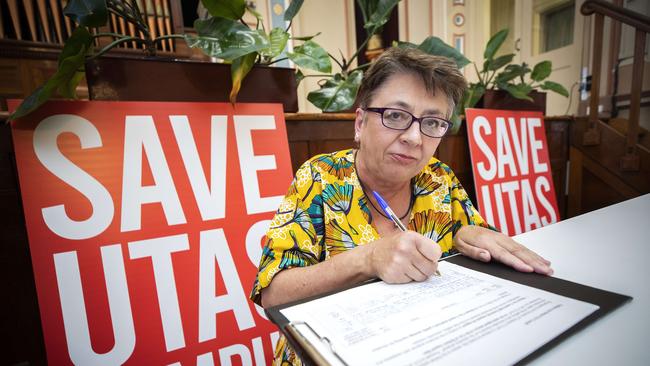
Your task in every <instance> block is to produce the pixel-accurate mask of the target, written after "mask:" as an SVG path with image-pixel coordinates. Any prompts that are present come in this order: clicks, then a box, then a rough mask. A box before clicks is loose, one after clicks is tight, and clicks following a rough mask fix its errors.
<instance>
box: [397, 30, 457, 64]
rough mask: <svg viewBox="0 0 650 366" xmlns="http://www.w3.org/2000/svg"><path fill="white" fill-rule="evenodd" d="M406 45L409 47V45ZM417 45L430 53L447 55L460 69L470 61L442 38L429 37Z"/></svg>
mask: <svg viewBox="0 0 650 366" xmlns="http://www.w3.org/2000/svg"><path fill="white" fill-rule="evenodd" d="M405 46H406V47H409V46H408V45H405ZM417 47H418V49H420V50H421V51H424V52H426V53H428V54H430V55H437V56H445V57H448V58H450V59H452V60H454V61H455V62H456V65H458V68H459V69H461V68H463V67H465V65H467V64H468V63H469V60H468V59H467V58H466V57H465V56H464V55H463V54H462V53H460V52H459V51H458V50H457V49H455V48H454V47H451V46H450V45H448V44H446V43H445V42H444V41H443V40H442V39H440V38H438V37H427V38H426V39H425V40H424V41H422V43H420V45H418V46H417Z"/></svg>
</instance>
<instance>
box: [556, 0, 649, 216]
mask: <svg viewBox="0 0 650 366" xmlns="http://www.w3.org/2000/svg"><path fill="white" fill-rule="evenodd" d="M581 12H582V14H584V15H586V16H591V15H593V16H594V17H595V22H594V23H595V27H594V37H593V42H594V43H593V48H592V50H593V64H592V70H591V73H592V88H591V96H590V103H589V115H588V116H586V117H576V118H575V123H574V125H573V128H572V133H571V147H570V153H569V155H570V173H569V192H568V193H569V194H568V197H569V200H568V207H567V209H568V216H569V217H571V216H575V215H579V214H581V213H585V212H589V211H592V210H595V209H598V208H601V207H605V206H608V205H610V204H614V203H617V202H620V201H623V200H626V199H629V198H633V197H636V196H639V195H642V194H646V193H650V147H649V144H648V141H650V136H647V135H648V133H647V131H645V130H642V129H641V128H640V126H639V117H640V110H641V95H642V90H641V89H642V84H643V67H644V53H645V40H646V36H647V34H648V33H649V32H650V18H649V17H646V16H644V15H642V14H638V13H636V12H633V11H630V10H627V9H625V8H623V7H621V6H617V5H615V4H612V3H608V2H605V1H600V0H589V1H586V2H585V3H584V4H583V5H582V8H581ZM605 17H609V18H611V20H612V23H614V22H620V23H623V24H627V25H629V26H632V27H633V28H634V29H635V43H634V44H635V46H634V58H633V59H634V61H633V66H632V80H631V86H632V87H631V93H630V96H629V100H630V105H629V108H630V113H629V119H628V120H627V122H626V121H621V120H620V119H612V120H610V121H608V120H603V119H599V116H598V104H599V101H600V96H599V87H600V76H601V58H602V45H603V28H604V19H605ZM649 212H650V208H649Z"/></svg>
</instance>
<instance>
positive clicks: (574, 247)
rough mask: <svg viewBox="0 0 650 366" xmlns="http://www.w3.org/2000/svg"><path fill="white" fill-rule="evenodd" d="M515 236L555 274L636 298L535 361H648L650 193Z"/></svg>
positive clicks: (563, 362) (649, 358) (649, 333)
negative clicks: (543, 259)
mask: <svg viewBox="0 0 650 366" xmlns="http://www.w3.org/2000/svg"><path fill="white" fill-rule="evenodd" d="M515 240H517V241H519V242H520V243H522V244H524V245H526V246H527V247H529V248H531V249H533V250H534V251H536V252H538V253H540V254H541V255H542V256H544V257H545V258H546V259H548V260H550V261H551V262H552V267H553V269H554V270H555V274H554V276H555V277H558V278H562V279H566V280H569V281H573V282H578V283H581V284H584V285H589V286H593V287H597V288H601V289H603V290H608V291H612V292H617V293H620V294H624V295H629V296H632V297H633V298H634V299H633V300H632V301H631V302H628V303H626V304H624V305H623V306H621V307H620V308H618V309H617V310H614V311H613V312H612V313H610V314H608V315H606V316H605V317H603V318H600V319H598V320H596V322H594V323H592V324H590V325H589V326H587V327H586V328H585V329H583V330H581V331H579V332H578V333H576V334H574V335H572V336H570V337H569V338H568V339H566V340H565V341H563V342H561V343H560V344H559V345H557V346H555V347H554V348H553V349H551V350H550V351H548V352H546V353H544V354H543V355H541V356H540V357H539V358H537V359H536V360H534V362H533V364H539V365H650V194H646V195H644V196H641V197H638V198H634V199H631V200H628V201H625V202H622V203H619V204H616V205H612V206H609V207H606V208H603V209H600V210H597V211H593V212H590V213H587V214H584V215H581V216H578V217H574V218H571V219H569V220H565V221H562V222H560V223H557V224H553V225H550V226H547V227H544V228H541V229H537V230H534V231H531V232H528V233H524V234H521V235H518V236H516V237H515Z"/></svg>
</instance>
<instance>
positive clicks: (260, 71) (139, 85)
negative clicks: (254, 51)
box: [86, 56, 298, 112]
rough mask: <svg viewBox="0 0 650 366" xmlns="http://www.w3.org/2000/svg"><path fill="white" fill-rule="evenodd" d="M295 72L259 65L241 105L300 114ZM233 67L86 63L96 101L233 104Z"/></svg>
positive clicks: (161, 61) (165, 61) (137, 60)
mask: <svg viewBox="0 0 650 366" xmlns="http://www.w3.org/2000/svg"><path fill="white" fill-rule="evenodd" d="M294 72H295V71H294V69H290V68H282V67H268V66H254V67H253V69H252V70H251V71H250V73H249V74H248V75H247V76H246V78H245V79H244V81H243V82H242V87H241V90H240V91H239V94H238V95H237V102H241V103H282V105H283V109H284V111H285V112H297V111H298V96H297V94H296V78H295V75H294ZM230 75H231V74H230V65H228V64H218V63H213V62H204V61H196V60H178V59H169V58H143V57H128V56H126V57H125V56H119V57H116V56H104V57H100V58H97V59H94V60H91V61H88V62H87V63H86V79H87V81H88V94H89V96H90V99H91V100H123V101H170V102H171V101H178V102H228V101H229V95H230V88H231V86H232V81H231V76H230Z"/></svg>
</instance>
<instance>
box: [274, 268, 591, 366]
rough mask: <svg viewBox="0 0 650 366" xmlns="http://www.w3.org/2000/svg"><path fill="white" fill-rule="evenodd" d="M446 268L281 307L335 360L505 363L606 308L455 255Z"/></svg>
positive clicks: (394, 362)
mask: <svg viewBox="0 0 650 366" xmlns="http://www.w3.org/2000/svg"><path fill="white" fill-rule="evenodd" d="M439 269H440V272H442V276H440V277H435V276H434V277H431V278H429V279H428V280H427V281H425V282H412V283H408V284H401V285H390V284H386V283H383V282H375V283H371V284H367V285H363V286H359V287H355V288H353V289H350V290H346V291H342V292H339V293H336V294H333V295H330V296H326V297H322V298H319V299H316V300H312V301H309V302H306V303H302V304H299V305H295V306H291V307H288V308H285V309H282V310H281V313H282V314H283V315H284V316H285V317H286V318H287V319H288V320H289V321H290V322H292V323H293V324H298V325H299V327H297V329H298V330H299V331H300V333H301V334H302V335H303V336H304V337H305V338H307V339H308V340H309V341H310V342H311V343H312V344H315V345H316V346H317V348H318V349H319V350H321V352H322V353H323V354H324V355H325V357H326V358H327V359H328V360H329V361H330V362H331V363H332V364H348V365H351V366H352V365H413V366H416V365H429V364H434V363H435V364H436V365H458V364H468V363H471V364H481V365H504V364H512V363H515V362H517V361H519V360H521V359H523V358H524V357H526V356H527V355H528V354H530V353H532V352H534V351H535V350H536V349H538V348H539V347H541V346H542V345H544V344H545V343H547V342H549V341H550V340H551V339H553V338H555V337H556V336H558V335H559V334H561V333H562V332H564V331H565V330H567V329H569V328H570V327H572V326H573V325H574V324H576V323H578V322H579V321H580V320H582V319H583V318H585V317H587V316H588V315H589V314H591V313H592V312H594V311H596V310H597V309H598V306H596V305H593V304H589V303H586V302H582V301H578V300H575V299H570V298H567V297H564V296H560V295H556V294H553V293H550V292H547V291H543V290H539V289H536V288H532V287H528V286H525V285H520V284H518V283H515V282H511V281H508V280H504V279H501V278H498V277H494V276H490V275H487V274H484V273H481V272H477V271H474V270H471V269H468V268H465V267H462V266H458V265H456V264H453V263H450V262H440V263H439ZM303 322H304V323H305V324H308V325H309V326H308V327H307V326H305V325H304V324H303ZM310 328H311V329H310ZM311 330H313V332H312V331H311ZM324 350H331V351H332V352H326V351H324ZM337 355H338V356H337ZM340 361H343V362H340Z"/></svg>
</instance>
